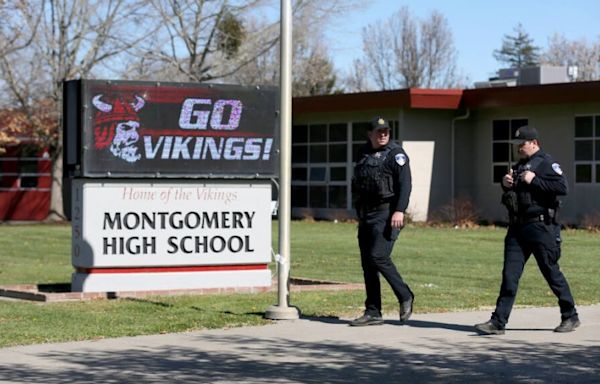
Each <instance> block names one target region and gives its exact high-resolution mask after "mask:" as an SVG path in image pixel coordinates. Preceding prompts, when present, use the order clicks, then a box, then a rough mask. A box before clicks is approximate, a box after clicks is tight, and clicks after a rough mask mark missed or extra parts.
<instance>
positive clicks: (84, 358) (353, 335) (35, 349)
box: [0, 305, 600, 383]
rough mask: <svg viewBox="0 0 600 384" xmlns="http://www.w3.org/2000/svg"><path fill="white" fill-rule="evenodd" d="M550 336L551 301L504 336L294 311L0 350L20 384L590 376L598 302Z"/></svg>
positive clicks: (522, 316)
mask: <svg viewBox="0 0 600 384" xmlns="http://www.w3.org/2000/svg"><path fill="white" fill-rule="evenodd" d="M578 310H579V314H580V318H581V321H582V326H581V327H580V328H579V329H577V331H575V332H573V333H567V334H557V333H554V332H552V329H553V328H554V327H555V326H556V325H558V323H559V318H560V315H559V312H558V309H557V308H527V309H515V310H514V311H513V314H512V317H511V322H510V323H509V327H508V329H507V332H506V334H505V335H503V336H478V335H476V334H475V332H474V331H473V324H474V323H478V322H483V321H486V320H487V319H488V318H489V315H490V312H489V311H478V312H456V313H438V314H417V315H413V317H412V318H411V320H410V321H409V322H408V324H406V325H404V326H401V325H400V324H399V322H398V321H397V319H389V320H387V321H386V324H385V325H383V326H371V327H363V328H355V327H349V326H348V324H347V323H348V319H336V318H303V319H301V320H296V321H281V322H277V323H274V324H271V325H268V326H264V327H247V328H234V329H226V330H211V331H200V332H190V333H180V334H169V335H156V336H141V337H126V338H119V339H108V340H100V341H86V342H75V343H62V344H47V345H33V346H26V347H16V348H5V349H0V381H2V382H19V383H25V382H26V383H32V382H39V383H65V382H102V383H117V382H119V383H122V382H137V383H171V382H174V383H187V382H189V383H232V382H235V383H265V382H272V383H432V382H443V383H447V382H466V383H473V382H481V383H496V382H497V383H512V382H527V383H546V382H553V383H599V382H600V305H594V306H586V307H579V308H578Z"/></svg>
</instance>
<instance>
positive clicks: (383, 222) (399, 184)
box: [350, 117, 414, 326]
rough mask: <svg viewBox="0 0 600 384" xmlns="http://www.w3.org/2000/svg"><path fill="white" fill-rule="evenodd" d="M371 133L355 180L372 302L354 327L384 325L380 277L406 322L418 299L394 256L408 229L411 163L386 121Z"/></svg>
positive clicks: (360, 236)
mask: <svg viewBox="0 0 600 384" xmlns="http://www.w3.org/2000/svg"><path fill="white" fill-rule="evenodd" d="M367 135H368V141H367V143H366V144H365V146H364V147H362V148H361V150H360V151H359V154H358V157H357V159H358V161H357V163H356V167H355V169H354V177H353V179H352V191H353V195H354V197H355V207H356V211H357V214H358V219H359V224H358V245H359V248H360V257H361V264H362V268H363V273H364V279H365V288H366V293H367V299H366V301H365V307H366V308H365V312H364V315H363V316H361V317H359V318H357V319H355V320H353V321H351V322H350V325H352V326H363V325H376V324H383V318H382V316H381V287H380V282H379V274H381V275H383V277H384V278H385V279H386V280H387V282H388V283H389V284H390V286H391V287H392V290H393V291H394V294H395V295H396V297H397V298H398V301H399V303H400V321H401V322H404V321H406V320H408V318H409V317H410V315H411V314H412V307H413V300H414V295H413V293H412V291H411V290H410V288H409V287H408V285H406V283H405V282H404V281H403V280H402V277H401V276H400V274H399V273H398V270H397V269H396V266H395V265H394V263H393V262H392V259H391V257H390V255H391V253H392V248H393V246H394V242H395V241H396V239H397V238H398V235H399V234H400V229H402V227H403V226H404V212H405V211H406V207H407V206H408V199H409V197H410V191H411V188H412V185H411V175H410V164H409V159H408V156H407V155H406V152H404V150H403V149H402V147H401V146H400V145H399V144H397V143H395V142H392V141H390V126H389V125H388V122H387V121H386V120H385V119H384V118H381V117H376V118H375V119H373V121H372V122H371V125H370V126H369V130H368V132H367Z"/></svg>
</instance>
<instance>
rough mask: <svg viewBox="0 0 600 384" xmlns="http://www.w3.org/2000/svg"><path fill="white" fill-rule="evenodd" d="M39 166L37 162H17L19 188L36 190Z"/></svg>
mask: <svg viewBox="0 0 600 384" xmlns="http://www.w3.org/2000/svg"><path fill="white" fill-rule="evenodd" d="M38 172H39V165H38V161H37V160H19V173H20V174H21V188H36V187H37V186H38V178H39V175H38Z"/></svg>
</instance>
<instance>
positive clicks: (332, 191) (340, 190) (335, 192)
mask: <svg viewBox="0 0 600 384" xmlns="http://www.w3.org/2000/svg"><path fill="white" fill-rule="evenodd" d="M346 206H347V203H346V187H345V186H341V185H339V186H338V185H332V186H330V187H329V208H346Z"/></svg>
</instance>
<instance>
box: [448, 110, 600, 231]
mask: <svg viewBox="0 0 600 384" xmlns="http://www.w3.org/2000/svg"><path fill="white" fill-rule="evenodd" d="M590 114H597V115H600V104H598V103H595V104H570V105H544V106H536V107H512V108H498V109H485V110H479V111H476V112H475V113H473V114H472V118H471V119H470V120H469V122H468V123H467V124H465V126H464V128H462V129H461V133H460V135H461V137H466V136H467V135H468V134H471V135H472V137H473V139H474V140H473V142H474V146H473V147H472V148H471V156H472V159H473V161H472V162H471V164H470V165H468V166H467V168H466V169H465V170H464V171H463V169H462V168H459V169H458V171H457V183H458V184H459V185H460V190H463V191H465V192H467V193H469V191H470V193H471V194H472V196H473V198H474V200H475V203H476V205H477V206H478V207H479V208H480V209H481V213H482V216H483V217H484V218H486V219H488V220H491V221H506V212H505V209H504V207H503V206H502V205H501V204H500V196H501V193H502V192H501V188H500V186H499V185H498V184H497V183H493V181H492V121H493V120H497V119H513V118H527V119H528V121H529V125H532V126H534V127H535V128H536V129H537V130H538V132H539V134H540V141H541V147H542V149H543V150H544V151H545V152H547V153H549V154H550V155H551V156H552V157H553V158H554V159H555V160H556V162H558V163H559V164H561V167H562V169H563V171H564V173H565V175H566V177H567V180H568V183H569V194H568V195H567V196H565V197H562V198H561V200H562V201H563V206H562V209H561V213H560V214H561V217H562V218H561V221H562V222H563V223H571V224H576V223H579V222H580V221H581V220H582V218H583V217H584V216H585V215H586V214H589V213H590V212H598V214H599V215H600V184H598V183H596V184H581V183H575V164H574V161H575V150H574V148H575V116H577V115H590ZM468 125H471V127H469V126H468ZM465 153H467V151H465V152H464V153H463V152H462V151H460V153H459V157H458V158H459V159H460V160H458V163H460V164H469V160H468V158H467V156H465ZM469 169H470V172H472V173H473V174H474V175H475V177H476V180H477V183H476V184H474V183H473V178H472V177H471V176H470V175H469V174H468V170H469Z"/></svg>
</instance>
